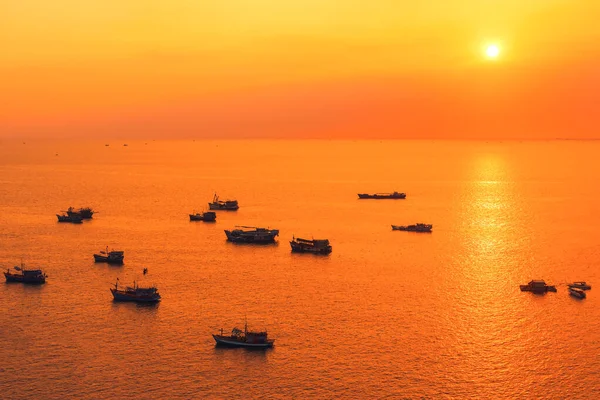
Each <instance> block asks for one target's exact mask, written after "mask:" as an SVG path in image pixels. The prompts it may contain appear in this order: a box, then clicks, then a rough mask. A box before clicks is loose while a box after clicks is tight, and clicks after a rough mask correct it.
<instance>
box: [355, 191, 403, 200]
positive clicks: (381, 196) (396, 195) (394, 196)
mask: <svg viewBox="0 0 600 400" xmlns="http://www.w3.org/2000/svg"><path fill="white" fill-rule="evenodd" d="M358 198H359V199H376V200H385V199H392V200H398V199H405V198H406V193H399V192H393V193H374V194H368V193H359V194H358Z"/></svg>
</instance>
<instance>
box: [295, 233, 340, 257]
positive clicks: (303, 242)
mask: <svg viewBox="0 0 600 400" xmlns="http://www.w3.org/2000/svg"><path fill="white" fill-rule="evenodd" d="M290 246H292V251H293V252H296V253H313V254H329V253H331V250H332V248H331V245H330V244H329V240H327V239H312V240H309V239H302V238H296V237H293V238H292V240H291V241H290Z"/></svg>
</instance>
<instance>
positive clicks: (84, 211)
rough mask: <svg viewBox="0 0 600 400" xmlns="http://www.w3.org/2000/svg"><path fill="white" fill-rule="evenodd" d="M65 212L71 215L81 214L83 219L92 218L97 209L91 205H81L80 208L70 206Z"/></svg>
mask: <svg viewBox="0 0 600 400" xmlns="http://www.w3.org/2000/svg"><path fill="white" fill-rule="evenodd" d="M65 212H66V213H67V215H69V216H80V217H81V218H82V219H92V218H93V216H94V213H95V212H96V211H94V210H92V209H91V208H90V207H81V208H80V209H79V210H75V209H74V208H73V207H69V209H68V210H67V211H65Z"/></svg>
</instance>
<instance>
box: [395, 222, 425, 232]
mask: <svg viewBox="0 0 600 400" xmlns="http://www.w3.org/2000/svg"><path fill="white" fill-rule="evenodd" d="M432 229H433V225H431V224H421V223H417V224H414V225H392V230H393V231H408V232H420V233H431V230H432Z"/></svg>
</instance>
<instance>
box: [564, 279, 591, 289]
mask: <svg viewBox="0 0 600 400" xmlns="http://www.w3.org/2000/svg"><path fill="white" fill-rule="evenodd" d="M567 286H569V287H570V288H574V289H581V290H590V289H592V286H591V285H589V284H587V283H585V282H583V281H580V282H573V283H569V284H568V285H567Z"/></svg>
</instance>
